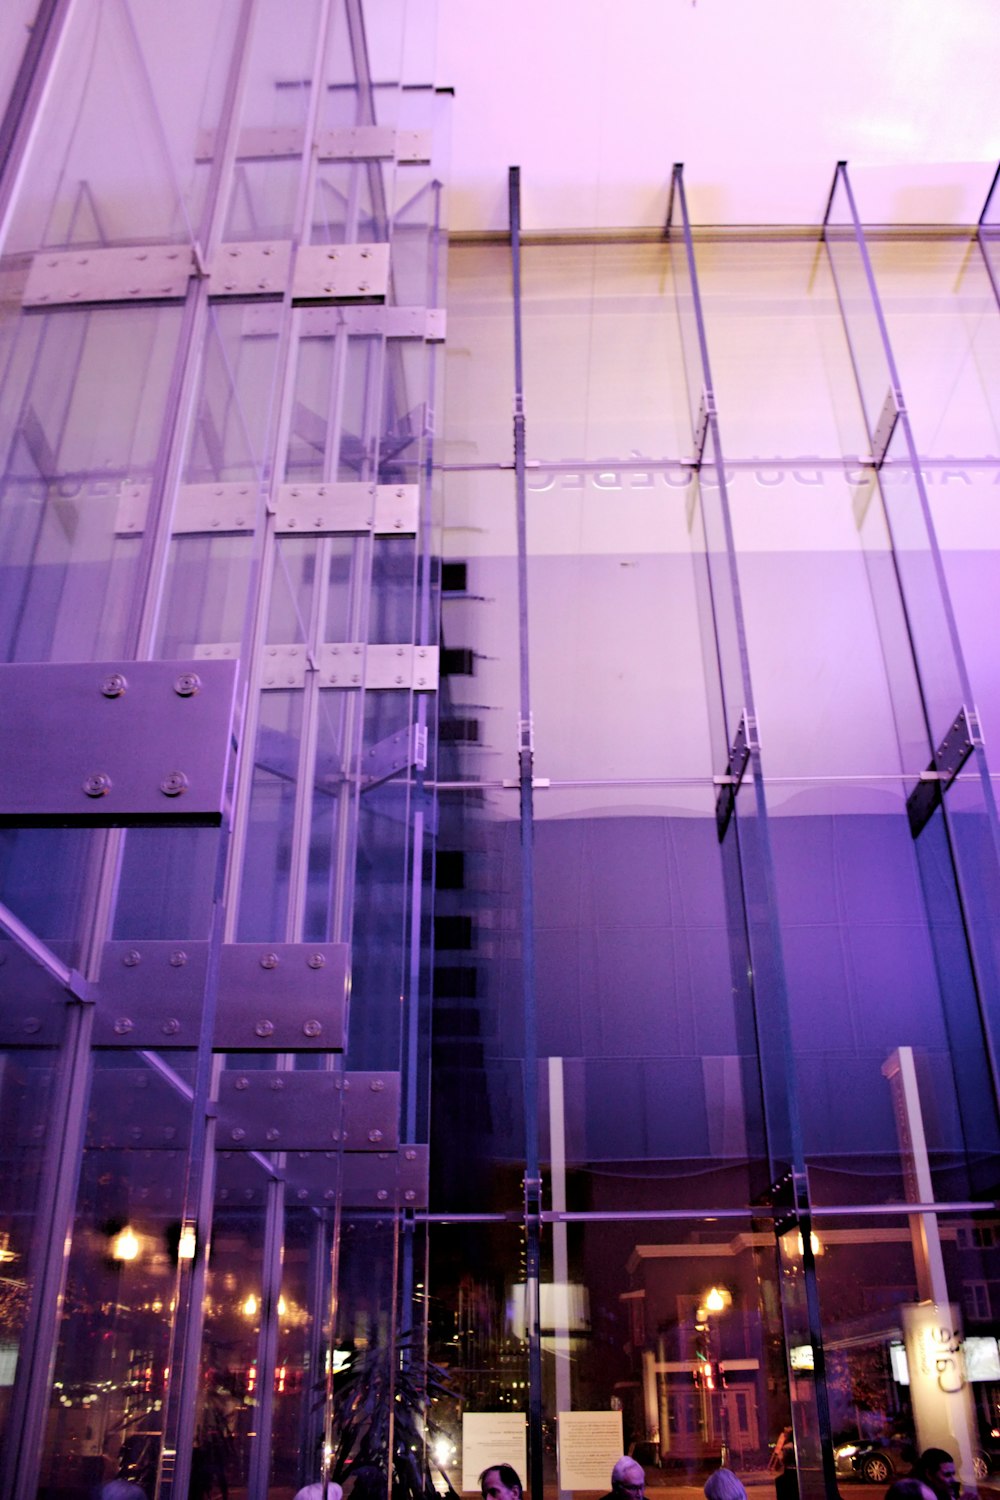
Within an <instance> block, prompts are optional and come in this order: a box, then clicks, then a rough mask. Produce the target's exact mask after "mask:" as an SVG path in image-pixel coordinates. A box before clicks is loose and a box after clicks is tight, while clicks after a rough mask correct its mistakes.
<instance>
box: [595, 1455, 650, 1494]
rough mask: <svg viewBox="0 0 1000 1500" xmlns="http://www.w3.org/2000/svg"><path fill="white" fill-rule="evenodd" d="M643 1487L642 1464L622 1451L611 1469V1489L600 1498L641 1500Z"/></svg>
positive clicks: (644, 1486) (644, 1487)
mask: <svg viewBox="0 0 1000 1500" xmlns="http://www.w3.org/2000/svg"><path fill="white" fill-rule="evenodd" d="M645 1489H646V1475H645V1473H644V1471H643V1468H642V1465H641V1464H637V1463H636V1461H635V1459H634V1458H629V1457H628V1455H627V1454H624V1453H623V1454H622V1456H621V1458H620V1459H618V1461H617V1463H616V1464H615V1466H614V1468H613V1469H612V1470H611V1489H610V1490H609V1491H608V1493H607V1494H606V1495H602V1496H601V1500H642V1497H643V1494H644V1492H645Z"/></svg>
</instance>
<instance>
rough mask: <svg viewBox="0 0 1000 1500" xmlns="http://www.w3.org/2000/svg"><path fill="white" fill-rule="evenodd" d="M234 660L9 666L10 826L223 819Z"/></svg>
mask: <svg viewBox="0 0 1000 1500" xmlns="http://www.w3.org/2000/svg"><path fill="white" fill-rule="evenodd" d="M235 691H236V665H235V662H233V661H227V662H223V661H218V662H204V661H174V662H171V661H143V662H138V661H115V662H71V663H62V662H59V663H54V662H45V663H37V664H27V663H7V664H4V665H2V666H0V700H2V702H3V704H4V712H3V716H2V718H0V826H4V827H20V826H25V827H36V828H38V827H41V828H46V827H48V828H51V827H74V828H75V827H81V828H84V827H104V828H126V827H134V826H143V825H150V826H152V825H157V824H188V825H200V826H218V825H219V824H220V823H221V822H222V820H223V817H224V816H225V812H226V788H227V777H228V771H229V758H230V753H231V749H232V734H233V712H234V704H235Z"/></svg>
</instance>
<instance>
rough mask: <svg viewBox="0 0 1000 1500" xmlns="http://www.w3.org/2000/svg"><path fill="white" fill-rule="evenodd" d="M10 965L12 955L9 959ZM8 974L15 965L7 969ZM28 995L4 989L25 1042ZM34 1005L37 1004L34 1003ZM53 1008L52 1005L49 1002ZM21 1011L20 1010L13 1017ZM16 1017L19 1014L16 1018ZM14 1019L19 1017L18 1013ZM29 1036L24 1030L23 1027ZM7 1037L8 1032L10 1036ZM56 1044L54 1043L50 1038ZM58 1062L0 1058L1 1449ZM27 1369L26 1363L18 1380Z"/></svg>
mask: <svg viewBox="0 0 1000 1500" xmlns="http://www.w3.org/2000/svg"><path fill="white" fill-rule="evenodd" d="M4 957H5V960H8V961H9V960H10V959H11V955H10V954H5V955H4ZM4 967H5V969H8V968H9V967H13V963H9V964H8V962H5V964H4ZM22 995H23V990H20V989H19V988H18V989H15V991H14V993H13V994H12V993H10V992H9V990H8V989H7V986H6V985H5V986H4V993H3V996H2V1000H0V1008H2V1013H3V1020H4V1030H5V1032H8V1028H9V1027H10V1025H11V1023H13V1027H16V1029H17V1030H19V1031H21V1033H22V1036H23V1037H24V1039H25V1040H27V1038H28V1037H29V1036H30V1035H31V1034H32V1030H34V1032H35V1033H37V1032H38V1031H40V1030H41V1026H40V1024H39V1023H40V1020H41V1018H40V1017H32V1016H30V1015H25V1014H24V1004H23V999H22ZM33 998H37V997H33ZM49 1004H50V1006H51V1001H50V1002H49ZM15 1007H16V1010H15ZM12 1012H14V1013H13V1014H12ZM17 1012H20V1014H18V1013H17ZM26 1026H27V1027H29V1028H32V1029H29V1030H25V1027H26ZM8 1034H9V1033H8ZM49 1040H50V1041H51V1038H50V1039H49ZM57 1070H58V1059H57V1056H56V1054H55V1052H54V1051H53V1050H52V1048H51V1046H46V1047H38V1048H30V1047H20V1048H11V1047H9V1046H5V1047H4V1049H3V1051H2V1052H0V1112H2V1114H0V1119H2V1126H0V1140H2V1142H3V1146H2V1162H3V1170H2V1172H0V1181H2V1182H3V1188H2V1191H0V1446H3V1447H6V1446H7V1445H8V1443H10V1441H11V1439H10V1436H9V1434H8V1431H7V1421H8V1417H9V1415H10V1406H11V1397H12V1394H13V1386H14V1377H15V1375H16V1374H17V1371H18V1363H19V1360H20V1359H21V1346H22V1341H23V1339H24V1337H25V1333H26V1330H27V1322H28V1316H29V1310H30V1308H31V1303H32V1298H33V1296H34V1294H35V1290H36V1286H37V1280H38V1267H39V1260H40V1255H41V1252H42V1251H44V1249H45V1248H46V1244H45V1241H44V1238H43V1228H42V1225H41V1223H40V1221H39V1218H38V1216H37V1212H38V1207H39V1198H40V1192H41V1187H42V1180H43V1170H44V1165H45V1159H46V1155H47V1154H48V1153H49V1152H51V1150H52V1144H51V1140H50V1131H51V1124H52V1111H53V1102H54V1092H55V1085H56V1082H57V1076H58V1073H57ZM24 1374H25V1370H24V1367H23V1363H22V1369H21V1375H22V1379H23V1377H24Z"/></svg>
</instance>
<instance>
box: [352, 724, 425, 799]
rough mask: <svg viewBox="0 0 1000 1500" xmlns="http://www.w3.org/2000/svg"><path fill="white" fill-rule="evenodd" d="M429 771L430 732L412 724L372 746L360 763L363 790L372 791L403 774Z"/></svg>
mask: <svg viewBox="0 0 1000 1500" xmlns="http://www.w3.org/2000/svg"><path fill="white" fill-rule="evenodd" d="M411 768H416V769H417V770H420V771H425V770H426V769H427V730H426V729H425V728H422V727H421V726H420V725H419V724H409V725H408V726H407V727H406V728H405V729H398V730H397V731H396V733H395V734H390V735H387V736H386V738H385V739H384V740H379V742H378V744H377V745H370V746H369V747H368V749H367V750H366V751H365V752H364V755H363V756H362V759H361V790H362V791H370V790H371V788H372V787H376V786H380V785H381V784H382V782H383V781H388V780H389V778H390V777H391V776H398V775H399V773H400V772H401V771H409V770H410V769H411Z"/></svg>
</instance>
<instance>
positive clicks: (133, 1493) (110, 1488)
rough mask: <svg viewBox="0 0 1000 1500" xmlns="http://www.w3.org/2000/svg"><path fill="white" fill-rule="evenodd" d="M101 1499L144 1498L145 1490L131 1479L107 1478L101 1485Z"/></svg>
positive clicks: (134, 1499) (140, 1499)
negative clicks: (105, 1482)
mask: <svg viewBox="0 0 1000 1500" xmlns="http://www.w3.org/2000/svg"><path fill="white" fill-rule="evenodd" d="M101 1500H146V1491H145V1490H144V1489H143V1488H142V1486H141V1485H138V1484H133V1482H132V1480H131V1479H109V1480H108V1482H107V1484H102V1485H101Z"/></svg>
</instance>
